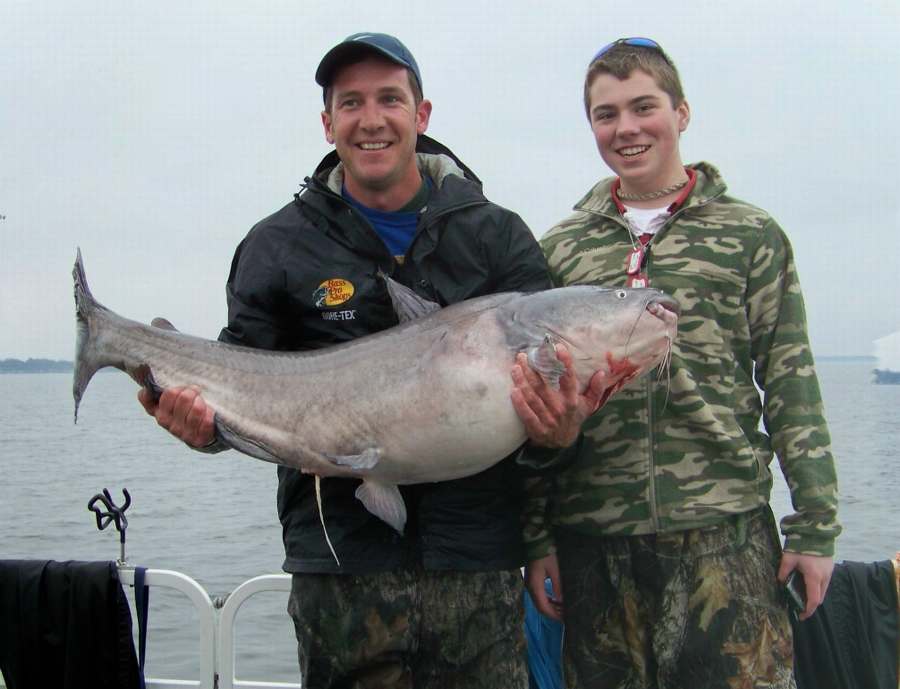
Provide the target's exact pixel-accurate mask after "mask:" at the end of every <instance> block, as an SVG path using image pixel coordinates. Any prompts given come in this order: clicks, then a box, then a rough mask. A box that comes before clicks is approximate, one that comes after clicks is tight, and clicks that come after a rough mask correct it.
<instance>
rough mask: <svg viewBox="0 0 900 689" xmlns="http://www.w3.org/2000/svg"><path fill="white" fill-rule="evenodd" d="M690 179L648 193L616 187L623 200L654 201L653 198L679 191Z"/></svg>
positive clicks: (617, 194)
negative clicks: (636, 192) (635, 192)
mask: <svg viewBox="0 0 900 689" xmlns="http://www.w3.org/2000/svg"><path fill="white" fill-rule="evenodd" d="M689 181H690V180H688V179H685V180H682V181H680V182H675V184H670V185H669V186H667V187H665V188H664V189H660V190H659V191H649V192H647V193H646V194H634V193H631V192H627V191H622V189H621V188H619V189H616V196H618V197H619V198H620V199H622V200H623V201H652V200H653V199H658V198H660V197H662V196H668V195H669V194H671V193H672V192H673V191H678V190H679V189H681V188H683V187H684V186H685V185H686V184H687V183H688V182H689Z"/></svg>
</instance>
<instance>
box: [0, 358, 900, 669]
mask: <svg viewBox="0 0 900 689" xmlns="http://www.w3.org/2000/svg"><path fill="white" fill-rule="evenodd" d="M871 368H872V364H870V363H858V362H852V363H851V362H834V361H825V362H821V363H820V364H819V376H820V381H821V384H822V388H823V394H824V396H825V404H826V410H827V414H828V420H829V424H830V428H831V434H832V439H833V445H834V451H835V456H836V459H837V463H838V476H839V480H840V486H841V496H842V498H841V499H842V502H841V519H842V521H843V524H844V535H843V536H842V537H841V539H840V540H839V541H838V559H848V560H861V561H872V560H883V559H886V558H888V557H892V556H893V554H894V552H895V550H897V549H900V528H898V525H900V506H898V505H900V500H898V495H900V466H898V463H900V386H878V385H873V384H871V382H870V381H871V373H870V370H871ZM136 390H137V389H136V386H135V385H134V383H133V382H132V381H131V380H130V379H129V378H127V377H126V376H124V375H122V374H120V373H118V372H114V373H109V374H105V373H104V374H100V375H98V376H97V377H96V378H95V379H94V380H93V381H92V382H91V386H90V388H89V390H88V391H87V394H86V396H85V399H84V401H83V402H82V406H81V411H80V414H79V422H78V425H77V426H76V425H73V424H72V396H71V377H70V376H69V375H62V374H60V375H56V374H42V375H0V429H2V441H3V442H2V444H0V468H2V475H3V483H2V486H0V524H2V527H0V528H2V532H0V533H2V540H0V557H2V558H47V559H56V560H72V559H78V560H93V559H115V558H116V557H117V556H118V534H117V533H116V532H115V529H113V528H112V527H110V528H108V529H107V530H105V531H103V532H100V531H98V530H97V528H96V525H95V522H94V515H93V514H92V513H91V512H89V511H88V510H87V502H88V500H89V499H90V498H91V497H92V496H93V495H94V494H96V493H98V492H99V491H100V490H101V489H103V488H109V489H110V491H111V492H112V493H113V496H114V498H115V499H116V501H117V502H121V500H122V494H121V488H122V487H123V486H125V487H127V488H128V490H129V492H130V493H131V495H132V500H133V502H132V506H131V508H130V510H129V511H128V513H127V516H128V519H129V528H128V541H127V555H128V558H129V560H130V561H131V563H132V564H140V565H144V566H147V567H154V568H158V569H174V570H177V571H180V572H184V573H185V574H187V575H188V576H191V577H193V578H194V579H196V580H197V581H198V582H199V583H200V584H201V585H202V586H203V587H204V588H205V589H206V590H207V591H208V592H209V594H210V595H211V596H215V595H224V594H226V593H228V592H230V591H231V590H233V589H234V588H235V587H237V586H238V585H239V584H240V583H241V582H243V581H245V580H247V579H249V578H251V577H254V576H257V575H259V574H266V573H274V572H278V571H280V567H281V561H282V557H283V552H282V547H281V530H280V526H279V524H278V521H277V518H276V515H275V504H274V503H275V488H276V479H275V469H274V467H273V466H272V465H270V464H266V463H264V462H260V461H257V460H254V459H250V458H247V457H244V456H243V455H239V454H237V453H234V452H228V453H223V454H220V455H217V456H210V457H207V456H205V455H198V454H196V453H192V452H190V451H189V450H187V449H185V448H184V447H183V446H182V445H180V444H179V443H178V442H177V441H175V440H173V439H170V438H169V437H168V436H167V434H165V433H164V432H162V431H161V430H159V429H158V428H157V427H156V426H155V424H154V422H153V421H152V420H151V419H149V417H147V416H146V415H145V414H144V412H143V410H142V409H141V408H140V406H139V405H138V403H137V401H136V400H135V394H136ZM773 505H774V507H775V511H776V514H778V515H779V516H781V515H783V514H785V513H786V512H787V511H789V497H788V496H787V492H786V489H785V488H784V485H783V479H781V478H780V476H779V477H778V478H777V479H776V489H775V494H774V497H773ZM150 604H151V608H150V630H151V633H150V635H149V641H148V649H147V650H148V661H147V672H148V674H149V675H151V676H155V677H177V678H180V679H196V678H197V676H198V670H197V668H198V665H197V662H196V641H195V635H196V629H197V620H196V616H195V615H194V613H193V608H192V606H191V605H190V603H189V602H188V601H187V599H185V598H183V597H182V596H181V595H180V594H178V593H177V592H167V591H165V590H154V591H153V592H152V595H151V601H150ZM285 604H286V600H285V596H284V594H279V593H262V594H258V595H257V596H254V597H252V598H250V599H249V600H248V601H247V603H245V604H244V606H243V607H242V608H241V612H240V614H239V615H238V625H237V648H238V657H237V676H238V677H240V678H242V679H251V678H252V679H268V680H273V681H278V680H281V681H296V678H297V670H296V667H297V663H296V648H295V644H294V641H293V639H294V635H293V627H292V625H291V623H290V620H289V619H288V617H287V614H286V613H285V612H284V607H285Z"/></svg>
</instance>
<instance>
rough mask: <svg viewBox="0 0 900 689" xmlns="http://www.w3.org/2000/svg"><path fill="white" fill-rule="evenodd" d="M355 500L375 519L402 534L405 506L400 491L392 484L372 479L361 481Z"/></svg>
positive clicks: (404, 522) (404, 523)
mask: <svg viewBox="0 0 900 689" xmlns="http://www.w3.org/2000/svg"><path fill="white" fill-rule="evenodd" d="M356 497H357V499H358V500H359V501H360V502H361V503H362V504H363V505H365V507H366V509H367V510H369V512H371V513H372V514H374V515H375V516H376V517H378V518H379V519H381V520H382V521H384V522H385V523H387V524H389V525H390V526H392V527H394V530H395V531H397V533H399V534H403V529H404V527H405V526H406V504H405V503H404V502H403V496H402V495H400V489H399V488H397V486H395V485H393V484H392V483H379V482H378V481H373V480H372V479H368V478H367V479H363V482H362V484H361V485H360V486H359V488H357V489H356Z"/></svg>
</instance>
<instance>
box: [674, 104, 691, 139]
mask: <svg viewBox="0 0 900 689" xmlns="http://www.w3.org/2000/svg"><path fill="white" fill-rule="evenodd" d="M676 111H677V112H678V131H679V132H683V131H684V130H685V129H687V128H688V125H689V124H690V122H691V106H690V105H688V102H687V101H686V100H683V101H681V105H679V106H678V107H677V108H676Z"/></svg>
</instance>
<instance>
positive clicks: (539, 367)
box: [528, 335, 566, 390]
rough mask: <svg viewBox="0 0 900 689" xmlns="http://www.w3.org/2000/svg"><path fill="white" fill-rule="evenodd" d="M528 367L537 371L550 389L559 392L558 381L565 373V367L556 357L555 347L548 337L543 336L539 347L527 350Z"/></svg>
mask: <svg viewBox="0 0 900 689" xmlns="http://www.w3.org/2000/svg"><path fill="white" fill-rule="evenodd" d="M528 365H529V366H531V368H532V369H533V370H534V371H537V372H538V373H539V374H540V375H541V377H542V378H543V379H544V380H546V381H547V382H548V383H549V384H550V387H552V388H553V389H554V390H559V379H560V378H562V376H563V374H564V373H565V372H566V367H565V366H564V365H563V362H562V361H560V360H559V357H558V356H556V345H554V344H553V340H552V339H551V337H550V336H549V335H545V336H544V341H543V342H541V344H540V346H539V347H532V348H531V349H529V350H528Z"/></svg>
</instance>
